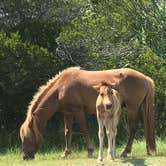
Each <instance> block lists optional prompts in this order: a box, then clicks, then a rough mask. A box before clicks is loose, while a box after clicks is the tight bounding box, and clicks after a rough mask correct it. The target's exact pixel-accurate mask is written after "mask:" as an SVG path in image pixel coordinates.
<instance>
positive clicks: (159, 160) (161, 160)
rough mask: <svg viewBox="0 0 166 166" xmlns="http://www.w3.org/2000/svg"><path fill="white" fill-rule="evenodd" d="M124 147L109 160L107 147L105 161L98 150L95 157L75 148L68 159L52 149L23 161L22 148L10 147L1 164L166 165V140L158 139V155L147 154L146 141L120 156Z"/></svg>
mask: <svg viewBox="0 0 166 166" xmlns="http://www.w3.org/2000/svg"><path fill="white" fill-rule="evenodd" d="M123 148H124V147H123V146H121V147H118V148H117V159H116V160H115V161H108V160H107V159H106V152H107V150H106V148H105V151H104V157H105V159H104V161H103V163H100V164H98V163H97V154H98V150H97V149H96V150H95V152H94V157H93V158H88V157H87V153H86V151H85V150H81V151H79V150H75V149H74V150H73V153H72V155H71V156H69V157H68V158H67V159H61V157H60V156H61V154H62V151H61V150H58V151H57V150H54V149H51V150H50V151H49V152H38V153H37V154H36V158H35V160H32V161H23V160H22V154H21V152H20V149H17V148H16V149H10V150H8V151H7V152H5V153H0V166H60V165H62V166H63V165H64V166H78V165H81V166H100V165H102V166H103V165H105V166H107V165H108V166H109V165H110V166H166V141H161V140H158V141H157V150H158V152H157V156H151V157H148V156H146V150H145V143H144V142H134V146H133V150H132V153H131V154H130V155H129V157H127V158H125V159H123V158H120V157H119V156H120V153H121V151H122V149H123Z"/></svg>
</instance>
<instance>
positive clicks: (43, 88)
mask: <svg viewBox="0 0 166 166" xmlns="http://www.w3.org/2000/svg"><path fill="white" fill-rule="evenodd" d="M75 69H77V70H79V69H80V67H69V68H67V69H65V70H63V71H61V72H59V74H57V75H55V76H54V77H52V78H51V79H50V80H48V81H47V83H46V84H45V85H42V86H40V87H39V89H38V91H37V93H36V94H35V95H34V96H33V99H32V101H31V102H30V104H29V106H28V111H27V119H29V118H31V117H32V113H33V111H34V110H35V109H36V108H37V105H38V103H39V102H40V100H41V98H42V97H43V95H45V93H47V92H48V90H49V89H50V88H51V87H53V85H54V84H55V82H57V80H58V79H59V78H60V77H61V75H62V74H63V73H64V72H66V71H69V70H75Z"/></svg>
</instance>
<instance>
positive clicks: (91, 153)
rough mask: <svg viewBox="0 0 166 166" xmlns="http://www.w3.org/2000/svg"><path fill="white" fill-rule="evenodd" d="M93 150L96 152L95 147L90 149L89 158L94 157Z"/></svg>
mask: <svg viewBox="0 0 166 166" xmlns="http://www.w3.org/2000/svg"><path fill="white" fill-rule="evenodd" d="M93 152H94V149H93V148H92V149H88V157H89V158H92V157H93Z"/></svg>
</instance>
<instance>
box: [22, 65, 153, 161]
mask: <svg viewBox="0 0 166 166" xmlns="http://www.w3.org/2000/svg"><path fill="white" fill-rule="evenodd" d="M103 80H105V81H107V82H108V83H110V84H112V86H113V87H114V89H116V90H118V92H119V94H120V96H121V98H122V102H123V105H124V106H126V108H127V110H128V117H129V118H128V119H129V129H130V136H129V140H128V143H127V146H126V148H125V149H124V151H123V153H122V156H127V153H129V152H130V151H131V147H132V143H133V139H134V135H135V130H136V122H137V119H138V117H140V116H139V114H142V115H143V120H144V128H145V137H146V145H147V153H148V154H152V153H153V152H155V150H156V146H155V134H154V83H153V81H152V79H150V78H149V77H147V76H145V75H144V74H142V73H140V72H138V71H135V70H132V69H127V68H122V69H114V70H103V71H86V70H82V69H80V68H78V67H73V68H68V69H66V70H64V71H63V72H61V73H59V74H58V75H56V76H55V77H54V78H52V79H51V80H50V81H48V83H47V84H46V85H44V86H42V87H41V88H40V89H39V91H38V93H37V94H36V95H35V96H34V98H33V100H32V102H31V103H30V105H29V107H28V112H27V117H26V120H25V122H24V123H23V124H22V126H21V128H20V136H21V141H22V150H23V158H24V159H30V158H34V154H35V153H36V152H37V150H38V148H39V145H40V142H41V138H42V132H43V129H44V127H45V125H46V123H47V120H49V119H50V118H51V117H52V116H53V114H54V113H55V112H57V111H61V112H63V113H64V117H65V138H66V147H65V151H64V155H65V156H67V155H68V154H70V153H71V132H72V119H73V116H76V117H77V119H78V121H79V123H80V129H81V131H82V133H83V135H84V138H85V142H86V144H87V149H88V151H89V153H91V152H92V146H91V143H90V139H89V134H88V131H87V126H86V121H85V115H84V112H89V113H92V114H95V113H96V111H95V103H96V98H97V95H98V94H97V92H96V90H94V88H93V87H92V86H94V85H97V84H99V83H100V82H102V81H103Z"/></svg>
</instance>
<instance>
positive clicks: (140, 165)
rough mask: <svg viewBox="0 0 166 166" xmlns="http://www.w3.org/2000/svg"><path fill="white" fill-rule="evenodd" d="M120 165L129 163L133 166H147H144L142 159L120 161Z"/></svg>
mask: <svg viewBox="0 0 166 166" xmlns="http://www.w3.org/2000/svg"><path fill="white" fill-rule="evenodd" d="M122 163H124V164H125V163H126V164H127V163H130V164H132V165H133V166H147V165H145V159H143V158H126V159H122Z"/></svg>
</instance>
